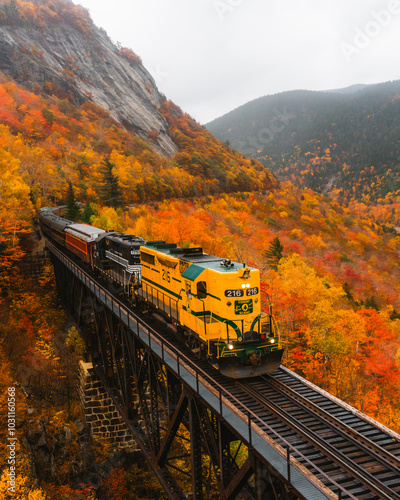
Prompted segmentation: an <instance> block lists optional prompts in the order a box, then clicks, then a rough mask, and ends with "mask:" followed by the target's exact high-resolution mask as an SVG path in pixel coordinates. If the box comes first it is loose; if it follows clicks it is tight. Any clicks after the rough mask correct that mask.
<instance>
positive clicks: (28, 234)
mask: <svg viewBox="0 0 400 500" xmlns="http://www.w3.org/2000/svg"><path fill="white" fill-rule="evenodd" d="M39 8H41V9H44V10H45V11H46V16H47V17H48V18H51V19H52V22H54V23H55V24H57V23H59V22H67V23H68V25H69V26H73V27H75V28H76V29H78V30H80V31H81V32H84V33H85V36H90V33H91V30H92V29H93V27H92V22H91V20H90V18H88V14H87V12H86V11H85V10H84V9H83V8H81V7H76V6H74V5H73V4H72V3H70V2H68V1H64V0H51V1H50V0H47V1H45V0H43V1H41V2H24V1H22V0H17V1H15V2H14V1H4V0H3V1H1V2H0V19H2V20H3V21H4V23H7V22H8V23H9V24H10V25H11V26H13V25H18V26H19V27H21V26H24V23H31V22H32V20H35V19H36V21H35V22H36V23H37V24H38V26H37V29H38V30H40V29H42V27H41V26H40V24H41V23H40V22H39V19H42V18H43V16H42V17H41V16H39V15H37V14H38V12H37V9H39ZM56 13H57V16H58V18H57V17H56ZM46 16H45V17H46ZM34 49H35V48H34V47H32V46H31V47H30V48H29V50H31V51H33V50H34ZM35 50H37V51H38V52H37V54H35V57H39V58H40V57H41V55H40V50H39V49H38V48H36V49H35ZM118 50H120V51H122V54H123V57H125V58H126V57H127V58H130V63H129V64H132V65H137V64H141V63H140V60H139V59H138V58H137V56H135V54H134V53H133V52H131V51H129V50H128V49H121V48H120V49H118ZM67 76H68V75H67ZM72 76H73V75H72ZM72 76H71V75H70V77H71V78H72ZM143 91H144V92H146V89H144V90H143ZM157 113H158V114H159V115H160V116H162V119H163V120H165V121H166V123H167V127H168V135H169V137H170V138H171V139H172V141H173V143H174V144H175V145H176V149H177V152H176V153H175V154H174V155H172V156H171V157H168V156H167V155H162V154H160V152H159V151H158V149H157V147H156V146H157V141H158V139H159V132H158V131H157V130H152V131H150V132H148V133H147V140H146V139H145V138H144V137H143V134H142V135H141V137H139V136H138V134H136V133H135V131H134V130H132V129H131V128H129V127H128V126H124V125H123V124H121V123H119V122H118V121H117V120H116V119H114V118H113V117H111V116H110V114H109V113H108V112H107V111H106V110H105V109H104V108H103V107H101V106H100V105H98V104H96V102H95V100H93V99H87V100H86V101H85V102H77V101H76V99H74V97H73V96H71V94H69V93H68V92H64V91H63V89H62V88H61V87H59V86H57V84H56V83H55V82H54V81H46V82H44V83H40V84H37V85H36V87H35V88H31V87H30V88H28V87H26V86H24V85H22V84H21V83H20V82H17V81H15V79H13V78H12V77H11V76H10V75H8V74H6V72H0V289H1V293H0V330H1V332H2V333H1V340H0V366H1V372H2V374H3V378H2V382H1V395H0V399H1V404H2V405H3V404H5V401H6V398H7V388H8V387H9V385H11V384H12V383H16V384H17V386H18V387H19V388H20V390H19V394H20V396H19V397H20V400H21V403H20V404H21V405H23V407H24V409H25V413H24V414H26V415H27V416H26V417H25V416H24V418H23V419H21V422H20V423H19V425H20V426H21V427H22V428H23V429H24V430H25V431H26V433H27V434H28V435H29V433H30V434H31V435H33V434H34V432H35V426H39V425H42V424H39V423H38V422H39V420H38V415H39V416H40V417H43V418H45V419H47V420H46V426H47V432H48V433H49V437H48V439H49V442H51V443H53V444H54V443H55V442H56V441H57V440H61V439H64V440H66V443H67V444H66V446H65V447H64V449H63V455H59V456H58V458H56V459H55V463H54V464H53V465H54V467H56V469H57V476H58V481H59V482H58V485H57V484H56V482H55V481H49V482H46V481H45V480H44V477H43V476H42V477H41V480H43V482H42V484H41V485H40V487H39V485H36V486H37V487H36V488H32V483H31V482H30V480H29V478H30V477H31V476H32V474H31V472H32V471H31V470H30V467H31V466H30V462H29V453H28V452H27V451H23V450H21V454H23V456H24V462H23V468H24V471H25V476H21V484H19V488H20V496H19V497H12V498H21V499H22V498H28V496H27V495H28V490H29V491H30V493H29V495H30V496H29V498H30V499H31V500H41V499H44V498H48V499H52V498H63V497H62V496H61V497H60V492H61V494H64V497H65V498H76V499H80V498H82V499H83V498H93V499H94V498H99V499H100V498H120V497H118V496H117V494H116V493H115V492H117V491H120V490H121V488H122V486H121V485H126V484H127V482H129V481H132V477H130V476H129V474H127V473H126V474H125V473H123V472H121V470H120V469H116V470H115V471H113V473H112V475H111V476H110V478H109V480H108V481H107V482H105V483H104V485H103V486H102V489H101V490H99V492H97V494H98V496H93V495H94V493H93V491H90V488H89V489H88V490H87V491H83V490H80V491H79V492H78V491H77V490H75V489H74V488H73V487H72V486H71V485H70V484H69V477H70V474H71V471H70V470H68V469H67V468H66V466H65V464H66V463H68V461H71V460H72V457H73V456H74V454H75V453H76V452H77V445H76V443H75V442H74V440H68V439H67V438H66V437H65V435H63V436H62V432H61V430H60V429H63V426H65V425H66V423H68V422H69V424H68V425H69V427H70V429H71V432H72V433H73V435H74V436H77V435H78V434H79V432H80V430H79V428H78V427H79V426H78V427H77V426H76V425H75V424H70V422H73V421H74V422H75V421H76V420H77V419H78V418H80V410H79V408H78V407H79V405H78V402H77V397H76V396H74V395H73V391H74V383H75V381H74V377H75V375H74V373H75V371H76V366H77V363H78V360H79V358H80V357H81V356H82V349H84V347H82V345H81V343H80V339H79V334H77V332H75V331H74V329H71V327H70V325H68V323H67V318H66V316H65V313H64V312H63V311H62V308H61V306H60V304H59V301H58V299H57V295H56V292H55V284H54V276H53V274H52V269H51V266H46V267H45V269H44V271H43V272H42V274H41V275H40V277H39V278H27V277H25V276H24V273H23V263H24V261H25V260H26V259H27V258H28V257H29V255H30V253H31V252H32V251H36V250H37V245H38V243H39V242H38V240H37V239H36V237H35V234H34V232H33V226H32V218H33V217H36V216H37V213H38V211H39V210H40V208H41V207H46V206H53V207H55V206H58V205H60V206H65V205H67V206H69V204H70V202H71V191H72V193H73V197H74V200H75V201H76V202H79V204H80V205H79V206H80V207H81V208H80V210H79V211H77V212H76V213H75V214H74V215H73V217H75V218H76V220H83V221H85V222H87V223H90V224H92V225H94V226H96V227H100V228H103V229H106V230H116V231H122V232H125V233H130V234H137V235H140V236H142V237H143V238H145V239H148V240H158V239H164V240H167V241H171V242H175V243H177V244H178V245H180V246H182V247H190V246H201V247H203V249H204V251H205V252H207V253H211V254H214V255H218V256H223V257H227V258H229V259H233V260H236V261H239V262H246V263H248V264H249V265H251V266H254V267H257V268H259V269H260V270H261V272H262V290H263V300H264V307H265V309H267V308H268V306H269V304H270V303H271V304H272V306H273V311H274V315H275V318H276V321H277V324H278V326H279V330H280V336H281V342H282V345H283V347H284V348H285V354H284V358H283V361H284V364H285V365H286V366H287V367H288V368H290V369H292V370H294V371H296V372H297V373H299V374H300V375H302V376H304V377H305V378H307V379H308V380H310V381H311V382H313V383H315V384H317V385H318V386H320V387H321V388H323V389H325V390H326V391H328V392H330V393H332V394H333V395H335V396H337V397H338V398H340V399H342V400H343V401H345V402H346V403H348V404H350V405H352V406H354V407H355V408H357V409H359V410H361V411H362V412H364V413H366V414H367V415H369V416H370V417H372V418H374V419H376V420H377V421H379V422H381V423H382V424H384V425H386V426H388V427H389V428H391V429H393V430H394V431H396V432H400V401H399V397H398V395H399V391H400V260H399V253H400V233H398V232H397V229H396V226H397V225H400V196H399V195H398V192H395V191H393V192H390V194H388V195H387V196H386V195H382V196H381V195H379V196H378V195H376V185H375V184H371V183H369V179H371V178H373V179H374V180H375V181H376V176H375V173H376V172H375V171H376V169H379V166H377V165H376V164H375V165H374V166H372V165H371V164H369V163H367V160H365V164H364V165H363V169H362V176H363V177H360V178H359V179H358V181H357V186H358V185H360V184H362V186H363V187H362V191H363V194H364V196H362V197H355V196H347V195H346V196H344V195H343V192H339V191H338V190H337V191H335V192H333V193H330V194H329V195H328V194H324V192H323V190H321V189H319V186H317V187H318V188H317V189H315V190H314V189H313V188H315V187H316V186H315V185H313V184H312V182H311V183H308V182H307V178H308V177H310V178H314V177H315V176H316V175H317V173H318V172H321V171H324V172H325V171H326V169H328V168H329V165H330V164H331V161H332V154H333V153H334V152H333V151H330V150H329V149H328V148H326V149H324V150H320V151H317V150H313V151H310V152H309V154H308V155H307V154H306V155H302V158H306V160H304V159H302V161H301V163H299V162H298V159H299V156H297V157H296V155H295V154H292V155H291V156H290V162H289V163H288V164H287V165H284V164H281V165H280V168H279V169H278V171H277V173H276V175H274V174H273V173H271V171H270V170H269V169H267V168H266V167H265V166H264V165H263V164H262V163H260V161H258V160H257V159H251V158H247V157H246V156H244V155H243V154H241V153H239V152H237V151H236V150H234V149H233V148H232V147H231V146H230V145H229V143H222V142H220V141H218V140H217V139H216V138H215V137H214V136H213V135H211V133H210V132H208V131H207V130H206V129H205V128H204V127H202V126H201V125H199V124H198V123H197V122H196V121H194V120H193V119H192V118H191V117H190V116H189V115H187V114H185V113H184V112H183V111H182V110H181V109H180V108H179V107H178V106H176V105H175V104H174V103H172V102H171V101H169V100H167V98H166V97H165V96H162V104H161V106H160V107H159V108H158V109H157ZM305 161H306V163H305ZM341 169H342V170H343V171H344V172H346V171H349V172H351V171H352V170H351V165H350V163H349V159H348V157H346V161H344V162H343V164H342V165H341ZM374 169H375V171H374ZM300 171H301V172H302V174H301V175H299V172H300ZM379 175H380V176H381V177H382V176H384V175H385V172H383V170H379ZM393 175H395V176H396V175H398V165H397V173H395V174H393ZM307 176H308V177H307ZM312 180H313V179H312ZM314 180H315V179H314ZM381 182H382V183H384V182H385V179H383V178H382V179H381ZM350 183H351V175H349V176H348V177H346V186H345V190H346V192H349V193H351V186H350ZM357 189H358V187H357ZM368 189H371V194H372V193H374V194H373V196H371V197H370V198H368V196H367V194H368V192H367V191H368ZM67 209H68V207H67ZM71 216H72V215H71V213H70V217H71ZM274 243H275V246H274ZM277 243H279V245H277ZM27 283H28V285H29V286H27ZM66 325H67V326H66ZM60 339H61V340H60ZM60 343H61V344H62V348H60ZM21 367H23V369H21ZM32 368H33V369H34V373H35V376H34V377H33V378H34V380H32V379H30V378H29V376H26V375H24V374H26V373H27V371H26V370H28V371H29V370H31V369H32ZM31 408H34V410H32V412H31V413H29V411H28V410H29V409H31ZM2 418H3V417H2ZM22 420H23V421H22ZM2 425H3V422H2ZM2 446H4V442H3V441H2V442H1V443H0V452H3V451H4V449H2V448H1V447H2ZM95 453H96V459H98V460H99V458H98V457H99V456H101V454H102V453H103V451H102V450H101V447H99V449H97V450H95ZM4 456H5V454H4V453H2V454H1V457H4ZM87 460H90V458H87ZM1 465H3V464H1ZM134 467H135V468H137V470H139V469H140V467H138V466H137V465H136V464H134ZM50 469H51V467H50V465H49V464H48V463H44V465H43V474H44V475H45V474H47V473H48V474H50V473H49V472H48V471H49V470H50ZM135 470H136V469H135ZM137 473H138V474H139V472H137ZM140 474H143V478H144V479H143V483H142V486H141V487H142V490H140V491H139V492H136V494H137V495H138V496H136V497H135V496H132V497H131V498H138V497H139V496H140V497H141V498H154V497H155V496H154V495H159V494H160V493H159V492H158V490H157V488H158V487H157V485H154V484H153V480H152V478H151V477H150V476H149V475H148V473H147V472H146V471H142V472H140ZM39 475H40V474H39ZM50 476H51V474H50ZM1 488H3V490H2V489H1ZM110 492H111V493H110ZM112 492H114V493H115V496H110V495H113V494H114V493H112ZM155 492H157V493H155ZM134 494H135V493H132V495H134ZM7 495H8V493H7V491H6V490H5V489H4V478H3V481H2V482H1V483H0V496H1V497H2V498H11V496H7ZM57 495H58V496H57ZM91 495H92V496H91ZM121 498H122V497H121Z"/></svg>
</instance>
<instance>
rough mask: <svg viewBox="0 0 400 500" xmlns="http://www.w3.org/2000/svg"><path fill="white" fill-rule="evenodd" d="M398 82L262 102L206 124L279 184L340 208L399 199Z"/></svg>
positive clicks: (288, 95) (290, 95) (298, 93)
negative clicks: (329, 197)
mask: <svg viewBox="0 0 400 500" xmlns="http://www.w3.org/2000/svg"><path fill="white" fill-rule="evenodd" d="M399 99H400V81H394V82H388V83H382V84H378V85H369V86H363V85H356V86H352V87H349V88H348V89H342V90H332V91H329V92H311V91H305V90H304V91H303V90H299V91H293V92H284V93H281V94H276V95H272V96H266V97H261V98H259V99H256V100H254V101H252V102H249V103H247V104H245V105H243V106H241V107H239V108H237V109H236V110H234V111H231V112H230V113H228V114H226V115H224V116H223V117H221V118H218V119H216V120H214V121H213V122H210V123H208V124H207V125H206V127H207V129H208V130H210V132H212V133H213V134H214V135H215V136H216V137H218V138H219V139H220V140H222V141H229V143H230V144H231V145H232V147H234V148H236V149H237V150H239V151H241V152H243V153H244V154H246V155H248V156H250V157H252V158H257V159H259V160H260V161H261V162H262V163H263V164H264V165H266V166H268V167H269V168H271V170H272V171H273V172H275V173H276V174H277V175H278V177H279V178H280V179H285V180H291V181H292V182H294V183H296V184H297V185H299V186H305V187H311V188H312V189H314V190H316V191H320V192H331V193H332V192H333V193H334V194H335V196H336V197H337V199H339V200H340V201H349V200H351V199H356V200H362V201H366V202H370V201H377V200H381V199H383V198H385V197H389V198H390V197H393V196H398V195H399V194H400V171H399V162H400V141H399V137H400V100H399Z"/></svg>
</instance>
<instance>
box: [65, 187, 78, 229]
mask: <svg viewBox="0 0 400 500" xmlns="http://www.w3.org/2000/svg"><path fill="white" fill-rule="evenodd" d="M80 215H81V209H80V208H79V205H78V203H77V201H76V199H75V193H74V188H73V187H72V182H71V181H69V184H68V199H67V213H66V218H67V219H68V220H73V221H77V220H79V218H80Z"/></svg>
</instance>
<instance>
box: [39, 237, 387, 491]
mask: <svg viewBox="0 0 400 500" xmlns="http://www.w3.org/2000/svg"><path fill="white" fill-rule="evenodd" d="M47 247H48V248H49V250H50V251H51V253H52V261H53V265H54V269H55V276H56V282H57V290H58V293H59V296H60V298H61V299H62V300H63V302H64V305H65V307H66V309H67V311H68V312H69V313H70V314H72V315H73V316H74V319H75V321H76V322H77V324H78V326H79V328H80V329H81V332H82V334H83V336H84V338H85V341H86V345H87V351H88V353H89V355H90V356H91V358H92V360H93V366H94V370H95V372H96V374H97V376H98V377H100V378H101V380H102V381H103V383H104V385H105V387H106V389H107V391H108V393H109V395H110V397H111V398H112V399H113V401H114V403H115V405H116V406H117V408H118V410H119V412H120V414H121V416H122V418H123V419H124V420H125V422H126V424H127V426H128V427H129V429H130V431H131V433H132V435H133V437H134V438H135V440H136V442H137V444H138V446H139V447H140V449H141V451H142V453H143V455H144V456H145V458H146V459H147V461H148V463H149V464H150V466H151V468H152V470H153V472H154V474H155V475H156V476H157V478H158V480H159V481H160V484H161V485H162V487H163V488H164V490H165V492H166V494H167V495H168V497H169V498H171V499H173V498H182V499H183V498H187V496H188V494H191V495H192V496H191V497H192V498H194V499H202V498H221V499H234V498H243V499H267V500H269V499H271V500H272V499H286V500H295V499H305V500H314V499H315V500H319V499H326V498H329V499H332V500H336V499H347V498H352V499H357V498H363V499H364V498H365V499H370V500H372V499H375V498H377V499H378V498H380V496H379V494H378V496H376V492H373V491H372V490H371V491H368V482H367V481H366V480H365V478H364V480H363V479H357V478H355V476H354V477H353V476H349V475H348V472H347V471H343V474H338V473H337V470H338V468H340V467H341V465H340V460H339V459H338V460H337V464H336V465H335V467H334V470H335V474H332V473H331V471H330V469H329V468H327V467H320V466H319V465H320V464H321V455H320V453H321V452H320V449H321V448H322V444H321V443H320V444H319V447H318V446H317V447H316V449H317V450H318V453H315V454H314V453H312V452H311V453H310V447H309V446H308V445H307V446H308V447H307V452H306V453H303V446H304V445H303V444H302V443H301V446H300V445H299V446H297V445H298V444H299V442H298V441H296V439H293V438H292V435H291V433H292V434H293V432H294V431H293V428H291V426H292V427H293V425H294V424H293V423H292V424H291V426H290V425H288V426H287V427H284V426H283V427H282V426H276V425H274V422H273V421H271V419H269V417H268V418H266V417H265V416H264V415H263V411H260V410H262V407H263V404H262V402H261V401H260V400H259V399H257V397H256V396H255V395H253V396H251V392H250V391H247V390H246V382H244V383H243V386H244V387H243V388H241V387H240V385H241V384H239V383H237V382H236V381H234V380H231V379H227V378H226V377H223V376H222V375H221V374H220V373H219V372H218V371H216V370H215V369H214V368H213V367H212V366H211V365H210V364H209V363H207V362H205V361H202V360H199V359H197V358H196V356H195V355H194V354H193V353H192V352H191V351H190V350H189V349H188V348H186V347H185V346H184V345H181V344H179V343H178V342H177V341H176V340H175V339H174V337H173V335H172V334H171V333H169V332H168V331H164V332H162V333H160V332H159V331H157V329H160V327H159V325H158V326H157V324H155V325H154V324H153V323H152V322H151V321H150V320H148V319H146V318H143V317H142V316H139V315H138V314H136V313H135V312H133V311H132V310H131V309H130V308H129V306H128V305H127V304H126V303H125V302H124V300H123V299H121V298H118V293H119V292H120V291H121V290H119V289H117V288H114V285H113V284H110V283H109V284H108V287H107V285H105V284H104V283H103V281H99V280H98V279H96V278H95V277H94V275H92V274H90V273H89V272H87V271H85V270H84V269H82V267H81V265H80V264H79V263H78V262H77V261H76V260H74V259H73V258H71V257H69V256H68V255H66V254H65V253H64V252H63V251H61V250H59V249H58V248H57V247H55V246H54V245H53V244H51V243H49V242H47ZM297 379H298V378H297ZM297 379H296V380H297ZM137 401H138V403H137ZM183 443H186V445H183ZM188 444H189V446H188ZM310 446H311V445H310ZM314 456H318V460H314ZM329 460H330V461H331V462H332V463H333V464H335V460H334V458H332V457H331V456H330V458H329ZM346 474H347V475H346ZM355 474H356V473H355ZM354 483H357V484H361V485H362V486H365V484H366V483H367V485H366V489H365V492H366V493H365V495H366V496H365V495H364V496H358V493H355V491H354V490H353V492H352V484H354ZM382 489H383V490H385V487H383V488H382ZM379 491H380V490H379V489H378V492H379ZM368 495H369V496H368ZM382 498H386V497H382Z"/></svg>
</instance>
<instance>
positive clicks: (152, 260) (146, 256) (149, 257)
mask: <svg viewBox="0 0 400 500" xmlns="http://www.w3.org/2000/svg"><path fill="white" fill-rule="evenodd" d="M140 258H141V260H142V261H143V262H146V263H147V264H151V265H153V266H154V263H155V257H154V255H151V254H149V253H146V252H140Z"/></svg>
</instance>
